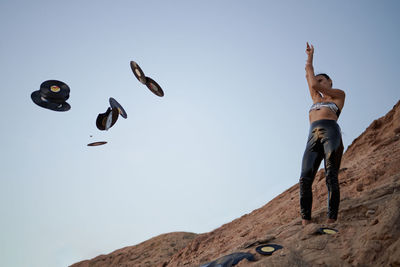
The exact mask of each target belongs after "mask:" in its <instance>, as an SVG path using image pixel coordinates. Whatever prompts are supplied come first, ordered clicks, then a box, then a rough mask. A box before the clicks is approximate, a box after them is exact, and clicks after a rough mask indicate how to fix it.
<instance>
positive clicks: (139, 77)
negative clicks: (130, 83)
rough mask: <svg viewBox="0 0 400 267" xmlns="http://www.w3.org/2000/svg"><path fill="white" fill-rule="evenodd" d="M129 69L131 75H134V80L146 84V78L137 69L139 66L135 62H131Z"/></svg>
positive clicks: (139, 69) (140, 70)
mask: <svg viewBox="0 0 400 267" xmlns="http://www.w3.org/2000/svg"><path fill="white" fill-rule="evenodd" d="M131 69H132V72H133V74H134V75H135V77H136V79H138V80H139V82H141V83H143V84H146V80H147V78H146V76H145V75H144V72H143V71H142V69H141V68H140V67H139V65H138V64H137V63H136V62H135V61H131Z"/></svg>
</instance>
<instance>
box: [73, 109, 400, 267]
mask: <svg viewBox="0 0 400 267" xmlns="http://www.w3.org/2000/svg"><path fill="white" fill-rule="evenodd" d="M339 181H340V188H341V203H340V211H339V218H338V222H337V223H335V224H331V225H326V224H325V219H326V199H327V195H326V194H327V190H326V185H325V175H324V171H323V169H321V170H320V171H319V172H318V173H317V176H316V179H315V182H314V185H313V191H314V193H313V197H314V201H313V223H312V224H310V225H307V226H306V227H303V226H302V225H301V220H300V218H299V204H298V203H299V187H298V185H297V184H296V185H294V186H292V187H291V188H289V189H288V190H286V191H285V192H283V193H282V194H280V195H279V196H277V197H276V198H274V199H273V200H271V201H270V202H269V203H267V204H266V205H265V206H263V207H261V208H260V209H257V210H254V211H253V212H251V213H249V214H246V215H244V216H242V217H240V218H238V219H236V220H234V221H232V222H230V223H228V224H225V225H222V226H221V227H219V228H217V229H215V230H214V231H212V232H209V233H205V234H200V235H195V234H190V233H171V234H167V235H161V236H158V237H155V238H153V239H150V240H148V241H146V242H143V243H141V244H139V245H136V246H133V247H127V248H124V249H120V250H117V251H115V252H112V253H110V254H109V255H102V256H99V257H96V258H94V259H92V260H88V261H83V262H80V263H77V264H74V265H72V266H73V267H89V266H96V267H97V266H98V267H100V266H104V267H106V266H107V267H110V266H120V267H122V266H124V267H130V266H132V267H133V266H158V267H182V266H190V267H191V266H200V265H202V264H206V263H208V262H211V261H214V260H216V259H218V258H220V257H222V256H225V255H228V254H231V253H234V252H249V253H252V254H254V256H255V261H251V262H250V261H247V260H242V261H240V262H239V263H238V264H237V265H236V266H250V267H251V266H254V267H257V266H258V267H261V266H318V265H320V266H400V208H399V207H400V102H398V103H397V104H396V105H395V106H394V107H393V109H392V110H391V111H390V112H389V113H387V114H386V115H385V116H384V117H382V118H379V119H377V120H375V121H374V122H372V124H371V125H370V126H369V127H368V128H367V129H366V130H365V131H364V132H363V133H362V134H361V135H360V136H359V137H358V138H356V139H355V140H354V141H353V143H352V144H351V145H350V146H349V147H348V148H347V150H346V152H345V154H344V155H343V160H342V166H341V170H340V173H339ZM323 226H329V227H332V228H335V229H337V230H338V231H339V232H338V233H337V234H334V235H320V234H318V233H317V232H318V229H319V228H320V227H323ZM171 240H174V241H173V243H175V244H176V245H175V247H171V245H170V244H171ZM268 242H271V243H274V244H279V245H281V246H283V249H281V250H277V251H276V252H275V253H273V254H272V255H271V256H262V255H260V254H258V253H256V251H255V248H256V246H257V245H259V244H264V243H268ZM151 244H152V246H153V247H151ZM178 244H179V245H178ZM154 247H157V248H159V249H158V250H157V249H154Z"/></svg>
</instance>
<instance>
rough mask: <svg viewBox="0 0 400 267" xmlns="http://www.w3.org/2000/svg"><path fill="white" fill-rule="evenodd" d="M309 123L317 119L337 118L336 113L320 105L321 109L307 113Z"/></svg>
mask: <svg viewBox="0 0 400 267" xmlns="http://www.w3.org/2000/svg"><path fill="white" fill-rule="evenodd" d="M308 117H309V119H310V123H313V122H314V121H318V120H335V121H336V120H337V119H338V117H337V116H336V114H335V113H334V112H333V111H332V110H330V109H329V108H326V107H321V109H317V110H311V111H310V113H309V116H308Z"/></svg>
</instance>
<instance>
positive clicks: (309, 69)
mask: <svg viewBox="0 0 400 267" xmlns="http://www.w3.org/2000/svg"><path fill="white" fill-rule="evenodd" d="M306 54H307V56H308V57H307V63H306V68H305V69H306V78H307V83H308V88H309V90H310V94H311V98H312V99H313V100H314V101H319V100H320V99H321V93H322V94H324V95H329V96H330V97H332V98H338V99H342V98H343V99H344V97H345V94H344V92H343V91H342V90H340V89H333V88H326V86H322V85H321V83H320V82H321V79H322V77H321V76H319V75H318V76H315V74H314V67H313V58H314V46H313V45H309V44H308V42H307V48H306Z"/></svg>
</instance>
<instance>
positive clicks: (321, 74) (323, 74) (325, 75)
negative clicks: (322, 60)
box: [315, 73, 332, 86]
mask: <svg viewBox="0 0 400 267" xmlns="http://www.w3.org/2000/svg"><path fill="white" fill-rule="evenodd" d="M317 76H324V77H325V78H326V79H327V80H328V81H330V82H331V86H332V79H331V77H329V76H328V74H326V73H319V74H317V75H315V77H317Z"/></svg>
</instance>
